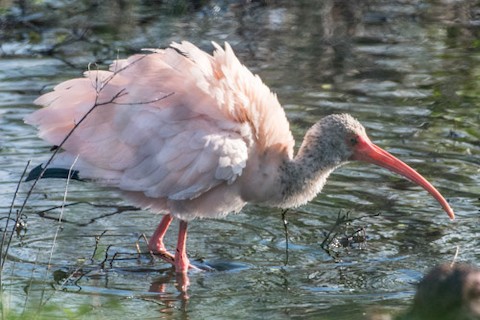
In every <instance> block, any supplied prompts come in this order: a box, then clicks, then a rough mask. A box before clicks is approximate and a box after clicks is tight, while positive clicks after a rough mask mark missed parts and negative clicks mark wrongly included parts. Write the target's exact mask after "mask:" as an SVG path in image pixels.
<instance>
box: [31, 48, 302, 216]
mask: <svg viewBox="0 0 480 320" xmlns="http://www.w3.org/2000/svg"><path fill="white" fill-rule="evenodd" d="M214 46H215V48H216V50H215V52H214V53H213V55H209V54H207V53H205V52H203V51H201V50H200V49H198V48H197V47H196V46H194V45H193V44H191V43H189V42H182V43H180V44H179V43H173V44H172V45H171V47H170V48H167V49H154V50H149V51H151V52H150V53H147V54H140V55H134V56H131V57H129V58H128V59H124V60H117V61H115V62H114V63H113V64H112V65H111V66H110V71H101V70H90V71H87V72H85V78H78V79H73V80H69V81H66V82H63V83H61V84H59V85H58V86H56V87H55V88H54V91H52V92H50V93H47V94H44V95H42V96H41V97H39V98H38V99H37V100H36V101H35V103H36V104H39V105H43V106H45V107H44V108H42V109H40V110H38V111H36V112H35V113H33V114H31V115H29V116H28V117H27V118H26V122H27V123H30V124H33V125H35V126H37V127H38V128H39V135H40V137H41V138H43V139H44V140H46V141H48V142H49V143H51V144H54V145H59V144H60V143H61V142H62V141H63V139H64V138H65V137H66V135H67V134H68V133H69V132H70V131H71V130H72V129H73V127H74V125H75V124H76V123H78V122H79V121H80V120H81V119H82V117H83V116H84V115H85V114H86V113H87V112H89V110H90V109H91V108H92V107H93V106H95V105H97V106H96V107H95V109H94V110H93V111H92V113H91V114H89V115H88V116H87V117H86V118H85V120H84V121H83V122H82V123H81V124H80V125H79V126H78V127H77V128H76V129H75V130H74V132H73V134H72V135H71V136H70V137H69V138H68V139H67V141H66V142H65V143H64V145H63V146H62V148H63V149H64V151H63V152H62V153H61V154H60V155H59V157H58V158H57V159H56V160H54V163H53V164H52V165H53V166H55V167H63V168H69V167H70V166H71V164H72V163H73V160H74V159H75V158H76V157H77V155H78V156H79V158H78V161H77V164H76V169H77V170H79V172H80V177H82V178H90V179H95V180H97V181H99V182H100V183H102V184H103V185H106V186H111V187H116V188H119V189H121V190H123V191H125V193H126V194H127V195H128V196H129V197H130V198H132V199H133V200H134V201H135V202H136V203H137V204H139V205H141V206H143V207H150V208H152V209H154V210H156V211H159V212H170V213H172V214H173V215H174V216H177V217H179V218H182V219H185V220H189V219H192V218H195V217H206V216H208V217H216V216H222V215H225V214H227V213H229V212H231V211H238V210H240V209H241V208H242V207H243V205H244V204H245V202H246V201H249V200H250V198H252V197H257V198H258V199H257V200H261V199H262V198H267V197H268V196H267V195H262V194H261V192H262V190H257V192H259V193H257V194H256V195H255V196H253V195H251V196H250V197H249V195H248V194H249V191H248V190H243V189H245V188H247V187H246V186H245V185H244V184H243V185H242V183H241V180H240V179H239V177H241V176H242V175H245V171H249V170H248V169H249V168H246V167H247V166H250V167H251V168H250V171H251V172H252V173H253V172H256V175H258V174H259V173H260V175H261V174H262V172H258V171H255V170H257V169H259V168H258V166H259V164H260V163H261V162H262V161H261V159H262V158H263V157H272V156H273V155H275V156H276V157H278V156H279V155H280V157H279V159H284V158H292V156H293V145H294V140H293V137H292V134H291V132H290V130H289V124H288V121H287V119H286V117H285V113H284V110H283V109H282V108H281V106H280V104H279V102H278V100H277V98H276V96H275V95H274V94H272V93H271V92H270V90H269V89H268V88H267V87H266V86H265V85H264V84H263V82H262V81H261V80H260V78H259V77H258V76H255V75H253V74H252V73H251V72H250V71H249V70H248V69H247V68H246V67H244V66H243V65H242V64H241V63H240V62H239V61H238V59H237V57H236V56H235V54H234V53H233V51H232V49H231V47H230V46H229V45H228V44H225V49H222V48H221V47H220V46H218V45H217V44H215V43H214ZM253 167H255V168H253ZM268 170H269V169H268V168H264V170H263V172H266V173H267V175H269V176H270V178H268V177H267V178H266V177H263V178H262V179H264V181H270V182H271V181H273V180H274V179H276V178H277V174H278V173H275V176H272V174H273V172H272V173H268ZM257 179H258V178H257ZM265 179H266V180H265ZM269 179H270V180H269ZM249 181H250V183H255V179H249ZM268 188H269V186H268V185H265V190H264V192H266V193H268V192H271V191H268V190H267V189H268ZM218 199H224V200H218Z"/></svg>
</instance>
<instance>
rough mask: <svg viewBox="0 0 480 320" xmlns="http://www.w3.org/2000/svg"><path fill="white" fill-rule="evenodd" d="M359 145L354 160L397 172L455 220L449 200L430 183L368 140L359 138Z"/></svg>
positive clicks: (355, 148) (355, 150)
mask: <svg viewBox="0 0 480 320" xmlns="http://www.w3.org/2000/svg"><path fill="white" fill-rule="evenodd" d="M357 141H358V143H357V145H356V146H355V147H354V154H353V156H352V160H359V161H365V162H369V163H372V164H376V165H378V166H380V167H383V168H386V169H388V170H390V171H393V172H396V173H398V174H400V175H402V176H404V177H405V178H407V179H409V180H411V181H413V182H414V183H416V184H418V185H420V186H422V187H423V188H424V189H425V190H427V191H428V192H429V193H430V194H431V195H432V196H433V197H434V198H435V199H436V200H437V201H438V202H439V203H440V205H441V206H442V207H443V209H444V210H445V211H446V212H447V214H448V216H449V217H450V219H452V220H453V219H455V214H454V213H453V210H452V208H451V207H450V205H449V204H448V202H447V200H445V198H444V197H443V196H442V195H441V194H440V192H438V190H437V189H435V187H434V186H432V184H431V183H430V182H428V181H427V179H425V178H424V177H422V176H421V175H420V174H419V173H418V172H416V171H415V170H413V169H412V168H411V167H410V166H409V165H407V164H406V163H404V162H403V161H401V160H399V159H397V158H395V157H394V156H393V155H391V154H390V153H388V152H387V151H385V150H383V149H382V148H380V147H378V146H376V145H375V144H373V143H372V142H371V141H370V140H369V139H368V138H365V137H358V139H357Z"/></svg>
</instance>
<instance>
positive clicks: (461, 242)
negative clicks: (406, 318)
mask: <svg viewBox="0 0 480 320" xmlns="http://www.w3.org/2000/svg"><path fill="white" fill-rule="evenodd" d="M50 3H51V5H52V6H54V7H55V8H56V9H55V10H51V9H50V10H41V9H42V8H44V7H42V5H41V4H37V5H36V6H38V7H35V5H33V4H31V5H30V7H29V8H27V10H30V11H28V12H27V13H33V12H38V13H36V14H37V15H36V16H32V15H27V17H28V19H27V18H25V19H27V20H29V21H30V23H31V24H29V23H24V24H21V28H20V27H18V26H17V28H20V29H15V28H12V27H11V25H10V24H9V23H12V22H9V23H4V24H3V26H4V28H3V32H4V34H3V36H4V41H3V43H2V45H1V52H2V53H3V57H2V59H1V60H0V159H1V162H0V164H1V166H0V177H1V179H0V188H1V193H0V199H1V201H0V206H1V212H3V214H2V215H4V216H5V215H6V213H7V212H8V210H9V206H10V203H11V201H12V197H13V194H14V190H15V188H16V185H17V182H18V180H19V179H20V175H21V173H22V171H23V169H24V167H25V165H26V163H27V161H28V160H32V166H33V165H36V164H38V163H41V161H44V160H45V159H46V158H47V157H48V155H49V147H48V146H47V145H45V144H44V143H43V142H41V141H40V140H39V139H38V138H36V135H35V134H36V133H35V130H34V129H33V128H31V127H29V126H27V125H25V124H23V121H22V119H23V117H24V116H25V115H26V114H28V113H30V112H32V111H33V110H35V109H36V108H37V107H36V106H34V105H33V104H32V101H33V100H34V99H35V98H36V97H37V96H38V95H39V94H40V93H42V92H45V91H47V90H50V89H51V88H52V87H53V86H54V85H55V84H56V83H58V82H60V81H62V80H65V79H68V78H71V77H75V76H80V75H81V73H82V72H83V70H84V69H85V68H86V66H87V64H88V63H89V62H98V63H99V64H102V65H106V64H108V63H109V62H110V61H111V60H112V59H114V58H116V57H117V56H121V57H123V56H125V55H127V54H130V53H133V52H138V51H139V50H140V49H141V48H144V47H164V46H166V45H167V44H168V43H169V42H171V41H173V40H175V41H179V40H182V39H187V40H190V41H192V42H194V43H196V44H198V45H200V46H201V47H202V48H204V49H206V50H208V51H211V46H210V44H209V42H210V41H212V40H213V41H217V42H219V43H222V42H223V41H229V43H230V44H231V45H232V46H233V47H234V49H235V50H236V52H237V54H238V56H239V58H240V59H241V60H242V61H243V62H244V63H245V64H246V65H247V66H248V67H249V68H251V69H252V70H253V71H254V72H255V73H258V74H259V75H260V76H261V77H262V79H263V80H264V81H265V82H266V83H267V84H268V85H269V86H270V87H271V88H272V90H273V91H275V92H277V93H278V96H279V99H280V101H281V102H282V104H283V105H284V107H285V109H286V110H287V116H288V118H289V120H290V122H291V129H292V131H293V132H294V135H295V137H296V139H297V141H298V142H300V141H301V139H302V136H303V134H304V133H305V131H306V130H307V129H308V127H309V126H310V125H312V124H313V123H315V122H316V121H317V120H318V119H319V118H321V117H322V116H324V115H327V114H331V113H339V112H348V113H351V114H352V115H354V116H355V117H356V118H358V119H359V120H360V121H361V122H362V123H363V124H364V125H365V126H366V128H367V131H368V133H369V135H370V137H371V138H372V140H373V141H374V142H375V143H377V144H378V145H380V146H381V147H383V148H385V149H387V150H388V151H390V152H391V153H393V154H395V155H396V156H398V157H399V158H401V159H402V160H404V161H405V162H407V163H409V164H411V165H412V166H413V167H415V168H416V169H417V170H418V171H420V172H421V173H422V174H423V175H424V176H425V177H427V178H428V179H429V180H430V181H431V182H432V183H433V184H434V185H436V186H437V187H438V189H439V190H440V191H441V192H442V194H444V195H445V196H446V197H447V198H448V199H449V201H450V203H451V205H452V207H453V208H454V210H455V212H456V215H457V218H456V220H455V221H454V222H451V221H449V220H448V218H447V216H446V214H445V213H444V212H442V210H441V208H440V207H439V206H438V204H437V203H436V202H435V201H434V200H433V199H431V198H430V197H429V196H428V195H427V194H426V193H425V192H424V191H423V190H421V189H420V188H418V187H416V186H413V185H412V184H411V183H409V182H406V181H404V180H403V179H402V178H399V177H398V176H395V175H392V174H391V173H389V172H387V171H385V170H383V169H380V168H377V167H374V166H370V165H364V164H357V163H355V164H353V163H352V164H350V165H348V166H345V167H342V168H341V169H339V170H337V171H336V172H335V173H334V174H333V175H332V176H331V178H330V179H329V182H328V184H327V186H326V187H325V188H324V191H323V192H322V194H320V195H319V196H318V197H317V198H316V199H315V200H314V201H312V202H311V203H309V204H308V205H306V206H303V207H301V208H299V209H296V210H291V211H289V212H288V213H287V219H288V235H289V236H288V238H289V248H288V261H287V254H286V252H285V250H286V241H285V235H284V229H283V223H282V216H281V211H280V210H277V209H265V208H261V207H257V206H247V207H246V208H245V209H244V210H243V211H242V212H241V213H239V214H237V215H230V216H228V217H227V218H226V219H224V220H202V221H195V222H193V223H191V224H190V231H189V244H188V251H189V254H190V257H191V258H192V259H197V260H205V261H206V262H207V263H210V264H213V265H215V266H217V267H219V268H225V269H226V270H225V271H219V272H192V273H190V274H189V278H190V287H189V290H188V297H187V296H186V295H185V294H182V293H180V292H179V291H178V289H177V288H176V284H177V283H178V282H179V281H180V280H181V279H176V278H175V274H174V273H172V271H171V269H170V268H169V267H168V266H167V265H166V264H163V263H162V262H160V261H158V260H155V261H153V260H152V259H150V257H149V256H148V255H145V254H138V253H137V249H136V244H137V243H138V246H139V248H140V250H141V251H143V252H144V251H145V249H146V245H145V242H144V241H143V240H142V234H146V235H147V236H148V235H150V234H151V233H152V232H153V230H154V228H155V225H156V223H157V222H158V221H159V217H158V216H155V215H153V214H152V213H150V212H146V211H141V210H134V209H132V208H125V207H124V206H127V205H128V203H126V202H124V201H123V199H121V198H120V197H119V196H118V194H116V193H115V192H112V191H109V190H104V189H102V188H100V187H97V186H94V185H92V184H87V183H72V184H71V185H70V186H69V190H68V196H67V203H74V202H81V204H77V205H72V206H69V207H66V208H65V209H64V210H63V211H62V210H61V209H55V210H51V211H48V212H45V213H42V210H46V209H49V208H51V207H54V206H59V205H60V204H61V203H62V199H63V196H64V189H65V185H63V184H61V183H59V182H55V181H43V182H42V183H41V184H40V185H39V186H38V187H37V188H36V189H35V192H34V193H33V195H32V197H31V198H30V200H29V201H28V202H27V206H26V209H25V211H24V216H23V217H22V221H23V222H24V223H26V230H19V234H20V236H21V237H17V236H16V235H15V236H14V238H13V242H12V244H11V246H10V248H9V255H8V261H7V263H6V265H5V270H4V272H3V281H4V287H5V295H4V296H5V298H4V299H5V300H4V305H6V306H7V307H9V308H10V309H11V310H13V311H15V312H17V313H19V312H21V311H22V310H23V309H24V307H25V308H26V309H27V310H36V308H37V306H38V304H39V303H40V302H42V301H43V302H44V303H45V307H44V308H43V310H44V311H43V312H44V314H45V315H46V317H50V318H51V317H58V318H65V317H66V316H67V315H68V314H69V313H73V314H75V315H77V316H78V317H80V318H86V319H102V318H126V317H128V318H133V319H153V318H155V319H157V318H175V319H176V318H185V319H226V318H245V319H264V318H271V319H290V318H293V319H295V318H302V319H305V318H311V319H362V318H366V317H367V316H366V315H367V314H370V313H375V312H383V313H399V312H401V310H403V309H404V308H406V307H407V306H408V305H409V303H410V301H411V298H412V296H413V294H414V289H415V288H414V284H415V283H416V282H417V281H418V280H419V279H420V278H421V276H422V274H423V273H425V272H426V271H427V270H428V269H429V268H430V267H432V266H434V265H436V264H439V263H442V262H449V261H452V260H453V259H457V260H458V261H466V262H471V263H473V264H478V261H479V258H480V252H479V250H478V240H477V239H478V236H479V234H478V214H479V210H480V199H479V194H480V157H479V154H480V112H479V111H480V95H479V94H478V88H479V85H480V69H479V65H480V64H479V60H480V51H479V40H478V38H479V32H480V30H479V23H478V17H479V13H480V8H479V7H477V6H475V5H474V3H473V2H471V1H466V0H465V1H456V2H448V1H444V2H438V3H430V2H423V1H402V2H393V1H318V2H312V1H298V2H294V3H292V2H290V1H285V2H283V1H279V2H274V3H269V4H267V5H260V4H257V3H252V4H249V5H244V4H242V2H234V1H208V2H206V3H205V4H204V5H203V6H200V8H199V9H196V10H193V9H192V10H189V9H188V4H187V3H184V2H174V3H173V4H172V3H165V4H163V5H160V4H156V5H155V4H153V3H152V4H150V5H147V4H143V5H140V4H136V3H134V2H131V3H130V4H123V7H122V3H121V2H117V1H107V2H105V3H104V4H102V5H97V6H88V5H87V4H86V3H87V2H85V3H84V2H77V6H74V7H68V6H66V5H65V4H64V3H63V2H62V1H51V2H50ZM186 8H187V9H186ZM67 9H68V10H67ZM67 13H68V14H67ZM65 16H66V17H68V19H67V18H66V17H65ZM52 17H57V18H58V17H62V19H57V20H51V19H52ZM17 19H19V18H18V17H17ZM49 19H50V20H49ZM13 20H15V19H13ZM5 21H7V22H8V21H12V20H5ZM42 21H43V22H45V21H58V22H51V23H49V24H44V23H43V24H42V23H41V22H42ZM73 21H75V24H73ZM33 26H37V27H33ZM15 30H17V31H15ZM15 32H17V33H18V35H17V37H12V34H14V33H15ZM47 51H48V52H50V54H46V52H47ZM28 187H29V186H28V185H27V184H22V185H21V187H20V192H19V195H18V199H17V202H16V208H18V207H19V206H20V205H21V202H22V201H23V199H24V198H25V194H26V192H27V191H28ZM339 213H340V214H341V215H345V214H347V213H348V214H349V217H350V218H352V219H353V222H351V223H350V224H348V225H346V224H341V225H340V226H338V228H337V229H335V232H336V233H337V236H336V237H335V238H336V239H337V240H342V239H343V238H345V237H344V236H345V235H357V236H358V235H360V236H361V237H360V238H357V239H356V240H353V239H351V240H352V241H351V242H350V243H349V244H348V245H347V246H346V247H342V246H340V247H333V246H330V247H327V248H322V246H321V243H322V242H323V241H324V240H325V238H326V235H327V233H328V231H329V230H332V228H333V226H334V225H335V221H336V218H337V215H338V214H339ZM60 216H61V217H62V219H63V222H62V223H58V221H57V220H56V219H58V218H59V217H60ZM1 223H2V227H4V226H5V223H6V219H2V220H1ZM361 228H363V230H364V233H355V231H356V230H358V229H361ZM175 229H176V228H175V227H173V228H172V231H171V232H170V233H169V234H168V235H167V239H166V241H167V245H170V246H173V245H174V243H175V239H176V232H175ZM332 238H333V237H332V235H331V238H329V239H332ZM326 249H327V250H326ZM456 251H458V252H457V253H456ZM456 254H457V256H456V258H455V255H456ZM54 289H55V290H54ZM379 310H380V311H379ZM32 312H35V311H32Z"/></svg>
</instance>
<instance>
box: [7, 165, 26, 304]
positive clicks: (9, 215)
mask: <svg viewBox="0 0 480 320" xmlns="http://www.w3.org/2000/svg"><path fill="white" fill-rule="evenodd" d="M29 166H30V160H29V161H28V162H27V164H26V165H25V168H24V169H23V172H22V175H21V176H20V180H18V183H17V187H16V189H15V193H14V194H13V198H12V203H11V204H10V209H9V210H8V216H7V223H6V226H5V230H4V231H3V234H2V241H1V243H0V260H1V263H0V289H2V287H3V282H2V274H3V267H4V265H5V260H6V258H7V252H8V248H9V247H10V243H12V238H13V230H12V233H10V237H9V238H8V241H7V243H6V248H5V253H4V252H3V251H4V250H3V248H4V245H5V238H6V236H7V232H8V224H9V221H10V220H13V219H12V218H11V217H12V212H13V208H14V207H15V200H16V199H17V195H18V190H19V189H20V185H21V184H22V181H23V178H24V177H25V175H26V174H27V170H28V167H29ZM21 213H22V210H20V211H17V216H16V218H15V226H16V225H17V224H18V222H19V220H20V217H21ZM0 292H1V290H0ZM2 301H3V300H2Z"/></svg>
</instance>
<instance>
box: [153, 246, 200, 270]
mask: <svg viewBox="0 0 480 320" xmlns="http://www.w3.org/2000/svg"><path fill="white" fill-rule="evenodd" d="M150 253H151V254H153V255H154V256H156V257H159V258H160V259H162V260H163V261H165V262H167V263H169V264H171V265H172V266H174V267H175V271H177V272H183V271H179V270H185V271H186V270H201V269H200V268H198V267H196V266H194V265H193V264H191V263H190V262H189V261H188V260H187V263H188V264H187V265H188V267H186V266H185V263H183V264H182V265H180V264H179V266H178V267H177V264H176V263H175V256H174V255H173V254H171V253H170V252H168V251H167V250H165V249H164V250H161V251H157V250H152V249H150Z"/></svg>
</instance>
